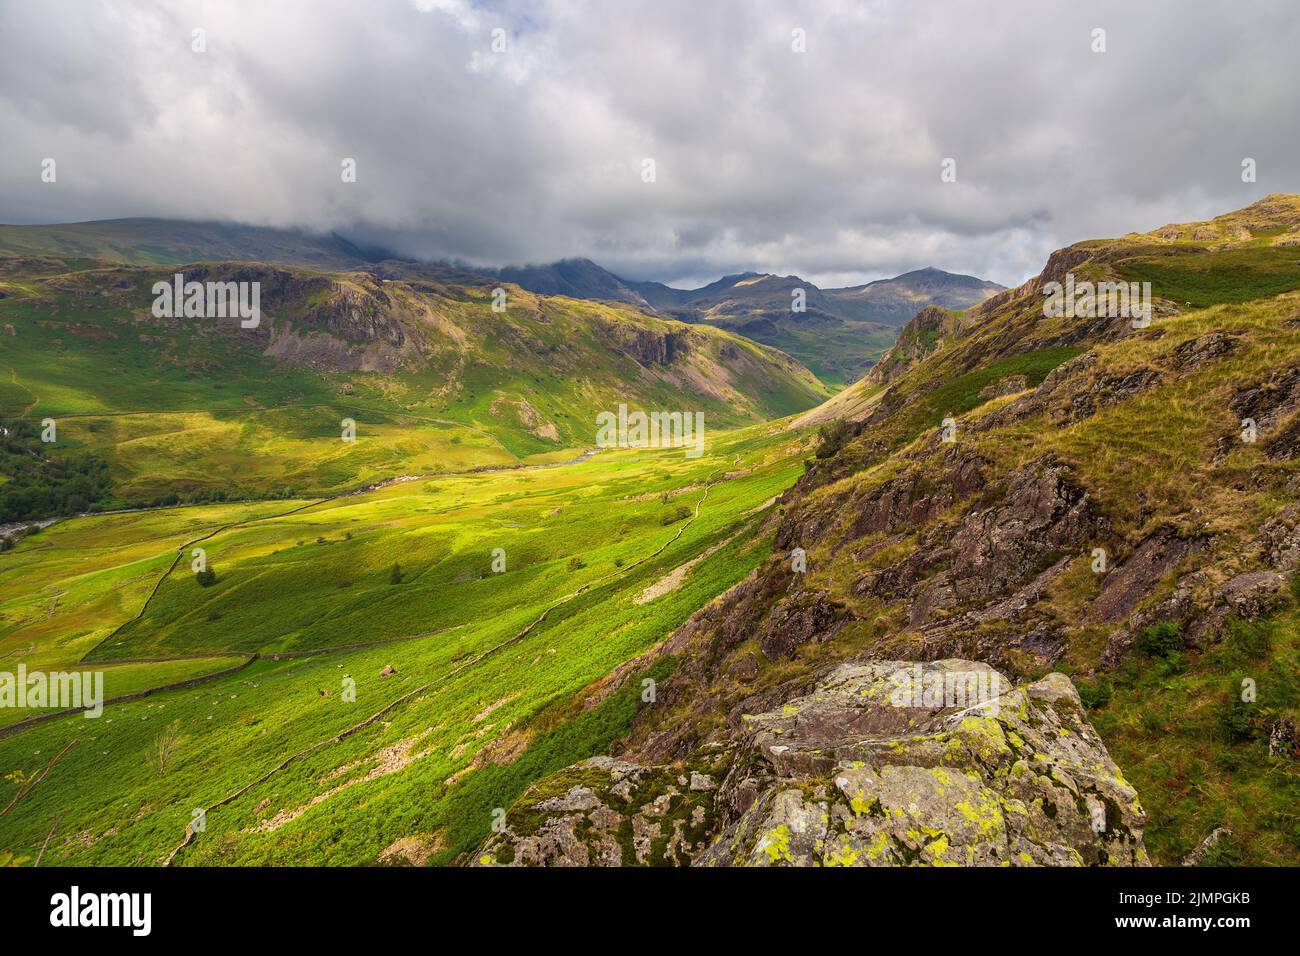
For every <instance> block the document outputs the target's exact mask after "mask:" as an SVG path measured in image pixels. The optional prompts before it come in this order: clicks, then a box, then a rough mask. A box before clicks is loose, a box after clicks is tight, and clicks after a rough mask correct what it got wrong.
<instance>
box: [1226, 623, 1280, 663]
mask: <svg viewBox="0 0 1300 956" xmlns="http://www.w3.org/2000/svg"><path fill="white" fill-rule="evenodd" d="M1224 644H1226V645H1227V646H1228V648H1229V649H1230V650H1232V651H1235V652H1236V653H1238V654H1240V655H1242V656H1243V657H1244V658H1246V659H1247V660H1251V661H1257V660H1261V659H1263V658H1264V657H1266V656H1267V655H1268V653H1269V651H1270V650H1272V648H1273V629H1272V627H1271V626H1270V625H1269V624H1268V623H1266V622H1264V621H1243V620H1241V619H1240V618H1236V619H1234V620H1232V621H1230V622H1229V623H1228V627H1227V630H1226V632H1225V634H1224Z"/></svg>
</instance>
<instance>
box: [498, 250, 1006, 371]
mask: <svg viewBox="0 0 1300 956" xmlns="http://www.w3.org/2000/svg"><path fill="white" fill-rule="evenodd" d="M500 274H501V276H502V277H503V278H507V279H509V280H510V281H513V282H518V283H519V284H520V285H522V286H523V287H524V288H527V289H531V290H532V291H535V292H541V293H545V294H556V295H571V296H574V297H577V298H585V299H606V300H612V301H621V302H630V303H633V304H637V305H641V306H645V307H649V308H651V309H653V310H655V311H657V312H659V313H661V314H664V315H668V316H671V317H673V318H675V319H679V320H681V321H683V322H693V323H698V324H707V325H712V326H715V327H717V328H724V329H728V330H730V331H732V332H735V333H736V334H738V335H743V336H745V337H746V338H749V339H753V340H754V341H756V342H762V343H763V344H764V345H771V346H773V347H774V348H779V349H781V350H782V351H784V352H787V353H789V354H790V355H792V356H794V357H795V358H797V359H798V360H799V361H801V362H803V363H804V364H805V365H807V366H808V367H809V368H811V369H812V370H813V371H814V372H815V373H816V374H817V375H818V376H819V377H820V378H821V379H822V381H824V382H827V383H828V384H830V385H832V386H841V385H845V384H848V383H850V382H853V381H856V380H857V379H859V378H861V377H862V375H863V374H864V373H865V372H866V371H867V370H868V369H869V368H871V366H872V365H873V364H874V363H875V361H876V360H877V359H878V358H879V357H880V356H881V354H882V353H884V352H885V351H886V350H887V349H888V348H889V346H890V345H892V344H893V341H894V338H895V335H896V332H895V329H896V328H897V327H898V326H900V325H902V324H903V323H905V322H907V320H908V319H910V318H911V317H912V316H913V315H914V314H915V313H916V312H917V311H919V310H920V309H922V308H924V307H925V306H927V305H939V306H943V307H945V308H949V309H964V308H967V307H969V306H971V305H975V304H977V303H979V302H982V301H984V300H985V299H987V298H988V297H989V296H991V295H993V294H994V293H996V292H997V291H998V290H1000V289H1001V288H1002V286H999V285H998V284H997V283H994V282H987V281H985V280H982V279H976V278H973V277H971V276H963V275H954V274H952V273H949V272H944V271H942V270H940V269H933V268H927V269H919V270H917V271H915V272H909V273H906V274H905V275H901V276H896V277H895V278H893V279H881V280H878V281H876V282H871V283H868V284H866V285H863V286H855V287H852V288H846V289H828V290H823V289H819V288H818V287H817V286H815V285H813V284H812V283H811V282H807V281H806V280H804V279H801V278H800V277H798V276H776V275H768V274H762V273H757V272H742V273H738V274H736V275H728V276H723V277H722V278H721V279H718V280H716V281H715V282H711V283H709V284H708V285H705V286H702V287H700V288H698V289H675V288H672V287H671V286H666V285H664V284H663V283H660V282H636V281H632V280H628V279H620V278H619V277H618V276H616V275H614V274H613V273H610V272H608V271H607V270H605V269H602V268H601V267H600V266H598V265H596V264H595V263H593V262H591V261H590V260H587V259H569V260H564V261H561V262H557V263H554V264H552V265H549V266H527V267H523V268H514V269H503V270H500ZM796 293H800V294H802V296H803V311H795V309H794V303H795V295H796Z"/></svg>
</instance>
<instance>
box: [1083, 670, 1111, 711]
mask: <svg viewBox="0 0 1300 956" xmlns="http://www.w3.org/2000/svg"><path fill="white" fill-rule="evenodd" d="M1074 686H1075V688H1076V689H1077V690H1078V691H1079V699H1080V700H1082V701H1083V706H1084V707H1086V708H1087V709H1088V710H1100V709H1101V708H1103V707H1105V706H1106V705H1107V704H1109V703H1110V693H1111V686H1110V681H1108V680H1106V679H1105V678H1104V677H1103V678H1100V679H1098V680H1096V681H1080V682H1079V683H1077V684H1075V685H1074Z"/></svg>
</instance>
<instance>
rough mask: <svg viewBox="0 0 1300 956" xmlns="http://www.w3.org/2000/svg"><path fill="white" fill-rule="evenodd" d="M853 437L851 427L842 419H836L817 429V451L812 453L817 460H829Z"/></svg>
mask: <svg viewBox="0 0 1300 956" xmlns="http://www.w3.org/2000/svg"><path fill="white" fill-rule="evenodd" d="M852 436H853V426H851V425H850V424H849V423H848V422H847V421H845V420H844V419H842V418H837V419H836V420H835V421H833V422H829V423H827V424H825V425H823V426H822V427H821V428H819V429H817V439H818V441H817V450H816V451H815V452H814V453H813V454H815V455H816V456H817V457H818V458H829V457H831V455H833V454H835V453H836V452H837V451H839V450H840V449H841V448H843V447H844V443H845V442H846V441H848V440H849V439H850V438H851V437H852Z"/></svg>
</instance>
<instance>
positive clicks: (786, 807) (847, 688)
mask: <svg viewBox="0 0 1300 956" xmlns="http://www.w3.org/2000/svg"><path fill="white" fill-rule="evenodd" d="M1143 823H1144V814H1143V810H1142V807H1141V804H1140V803H1139V801H1138V797H1137V794H1136V793H1135V792H1134V790H1133V788H1132V787H1131V786H1130V785H1129V784H1128V782H1127V781H1125V779H1124V777H1123V774H1122V773H1121V772H1120V771H1119V769H1118V768H1117V767H1116V766H1115V764H1114V763H1113V762H1112V761H1111V759H1110V757H1109V755H1108V754H1107V752H1106V748H1105V746H1104V745H1103V744H1102V742H1101V740H1100V739H1099V738H1098V736H1097V734H1096V732H1095V731H1094V730H1093V728H1092V726H1091V725H1090V724H1089V723H1088V721H1087V718H1086V717H1085V716H1084V713H1083V708H1082V705H1081V704H1080V701H1079V697H1078V694H1077V693H1076V692H1075V690H1074V686H1073V684H1072V683H1071V682H1070V680H1069V678H1067V677H1065V676H1064V675H1062V674H1049V675H1048V676H1047V677H1045V678H1043V679H1042V680H1039V681H1036V682H1033V683H1030V684H1026V685H1023V686H1021V687H1013V686H1012V684H1011V682H1010V681H1009V680H1008V679H1007V678H1006V677H1005V676H1004V675H1002V674H1001V673H999V672H998V671H996V670H994V669H993V668H991V667H988V666H987V665H984V664H977V663H972V662H969V661H960V660H943V661H935V662H931V663H927V664H916V663H911V662H906V661H859V662H853V663H846V664H841V665H839V666H837V667H835V668H834V669H833V670H830V671H829V672H826V673H824V674H823V675H822V676H821V677H820V678H819V679H817V680H816V682H815V683H814V684H813V686H812V687H811V688H809V689H807V690H806V691H804V692H797V691H796V692H793V693H790V694H787V695H786V696H785V698H783V699H781V700H779V701H777V702H775V703H774V706H773V707H772V708H771V709H769V710H766V711H763V712H761V713H757V714H753V715H749V716H747V717H746V718H745V719H744V720H743V721H742V723H741V726H740V728H739V729H738V730H737V731H736V732H735V734H733V735H732V737H731V738H729V739H728V740H726V741H723V742H719V743H715V744H711V745H707V746H705V747H702V748H699V749H698V750H696V751H694V752H693V753H692V754H690V755H689V757H688V758H687V759H686V760H685V761H684V762H683V763H682V764H681V765H679V766H643V765H641V764H638V763H634V762H631V761H627V760H613V759H612V758H607V757H606V758H596V759H595V760H589V761H586V762H584V763H582V764H578V765H575V766H574V767H570V768H568V769H566V770H564V771H561V772H560V773H558V774H554V775H552V776H551V777H547V778H545V779H543V780H542V781H540V782H539V783H537V784H535V785H534V786H533V787H532V788H530V789H529V791H527V792H526V793H525V794H524V796H523V797H522V798H521V799H520V800H519V802H518V803H517V804H516V805H515V806H514V807H513V808H511V810H510V812H509V813H507V815H506V818H505V825H504V828H503V830H502V831H501V832H500V833H496V834H494V835H493V836H492V837H491V838H490V839H489V840H488V841H487V843H486V844H485V845H484V847H483V849H482V850H481V851H480V852H479V853H477V854H475V859H474V861H473V862H474V863H476V864H477V865H514V866H519V865H591V864H601V865H643V864H648V863H668V864H674V865H687V864H690V865H696V866H700V865H705V866H718V865H721V866H1133V865H1146V864H1147V862H1148V860H1147V854H1146V850H1145V848H1144V846H1143V841H1142V826H1143Z"/></svg>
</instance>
